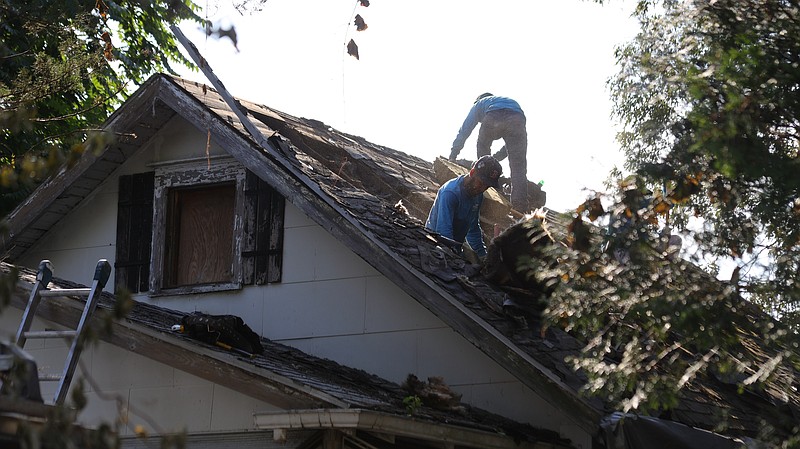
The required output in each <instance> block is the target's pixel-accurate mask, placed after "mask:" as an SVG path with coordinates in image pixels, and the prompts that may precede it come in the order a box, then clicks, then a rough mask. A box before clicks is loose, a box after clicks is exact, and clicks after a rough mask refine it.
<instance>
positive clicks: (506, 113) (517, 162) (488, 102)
mask: <svg viewBox="0 0 800 449" xmlns="http://www.w3.org/2000/svg"><path fill="white" fill-rule="evenodd" d="M478 123H480V124H481V128H480V130H479V131H478V145H477V146H478V155H477V156H478V157H479V158H480V157H481V156H486V155H489V154H490V153H491V147H492V142H494V141H495V140H498V139H503V141H504V142H505V146H504V147H503V149H501V150H500V151H499V152H498V154H497V155H496V156H497V157H498V158H499V159H501V160H502V158H503V157H505V156H503V157H500V156H499V155H500V153H502V152H504V151H507V152H508V164H509V166H510V168H511V206H512V207H513V208H514V209H516V210H517V211H519V212H528V163H527V151H528V131H527V128H526V120H525V113H524V112H523V111H522V108H521V107H520V106H519V103H517V102H516V101H514V100H512V99H511V98H508V97H500V96H497V95H492V94H490V93H488V92H487V93H484V94H481V95H480V96H478V98H476V99H475V103H474V104H473V105H472V109H470V110H469V114H467V118H466V119H465V120H464V123H463V124H462V125H461V128H460V129H459V130H458V135H457V136H456V140H454V141H453V146H452V148H451V149H450V160H451V161H455V160H456V157H458V153H460V152H461V150H462V149H463V148H464V143H465V142H466V141H467V139H468V138H469V136H470V134H472V130H473V129H475V126H477V125H478Z"/></svg>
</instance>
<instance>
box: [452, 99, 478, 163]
mask: <svg viewBox="0 0 800 449" xmlns="http://www.w3.org/2000/svg"><path fill="white" fill-rule="evenodd" d="M479 116H480V113H479V111H478V103H476V104H475V105H473V106H472V109H470V110H469V114H467V118H466V119H464V123H463V124H461V128H459V130H458V135H457V136H456V140H454V141H453V146H452V148H451V149H450V160H451V161H454V160H456V157H457V156H458V153H460V152H461V149H462V148H464V143H465V142H466V141H467V139H468V138H469V135H470V134H472V130H473V129H475V126H477V125H478V122H479V121H480V120H479V118H480V117H479Z"/></svg>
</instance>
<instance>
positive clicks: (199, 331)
mask: <svg viewBox="0 0 800 449" xmlns="http://www.w3.org/2000/svg"><path fill="white" fill-rule="evenodd" d="M181 325H182V326H183V332H185V333H187V334H189V336H190V337H192V338H194V339H197V340H200V341H203V342H205V343H208V344H210V345H216V344H217V343H222V344H224V345H228V346H231V347H234V348H236V349H240V350H242V351H245V352H249V353H250V354H261V353H263V352H264V347H263V346H261V337H259V336H258V334H256V333H255V332H253V330H252V329H250V327H249V326H247V325H246V324H244V321H243V320H242V319H241V318H239V317H238V316H235V315H207V314H204V313H200V312H194V313H192V314H191V315H186V316H184V317H183V318H182V319H181Z"/></svg>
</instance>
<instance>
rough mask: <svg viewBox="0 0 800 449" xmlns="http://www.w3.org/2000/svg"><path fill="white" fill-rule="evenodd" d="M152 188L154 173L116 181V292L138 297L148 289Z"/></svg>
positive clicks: (120, 178) (151, 234)
mask: <svg viewBox="0 0 800 449" xmlns="http://www.w3.org/2000/svg"><path fill="white" fill-rule="evenodd" d="M154 185H155V172H147V173H139V174H135V175H124V176H120V177H119V203H118V205H117V255H116V261H115V263H114V269H115V271H114V277H115V279H116V289H119V288H120V287H124V288H126V289H128V290H129V291H130V292H131V293H138V292H146V291H147V290H148V288H149V282H150V243H151V241H152V239H153V189H154Z"/></svg>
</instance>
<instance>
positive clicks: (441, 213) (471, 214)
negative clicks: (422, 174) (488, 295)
mask: <svg viewBox="0 0 800 449" xmlns="http://www.w3.org/2000/svg"><path fill="white" fill-rule="evenodd" d="M466 176H467V175H461V176H459V177H458V178H453V179H451V180H449V181H447V182H446V183H444V184H443V185H442V187H440V188H439V192H438V193H437V194H436V200H435V201H434V202H433V207H431V212H430V214H428V221H427V222H426V223H425V227H426V228H428V229H430V230H431V231H434V232H437V233H439V234H441V235H443V236H445V237H447V238H449V239H452V240H455V241H457V242H464V240H466V241H467V242H468V243H469V246H470V247H471V248H472V250H473V251H475V252H476V253H477V254H478V256H481V257H484V256H486V245H485V244H484V242H483V231H482V230H481V225H480V212H481V204H482V203H483V194H480V195H476V196H472V197H470V196H469V195H467V194H466V193H465V192H464V189H463V188H462V186H463V184H464V179H465V178H466Z"/></svg>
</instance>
